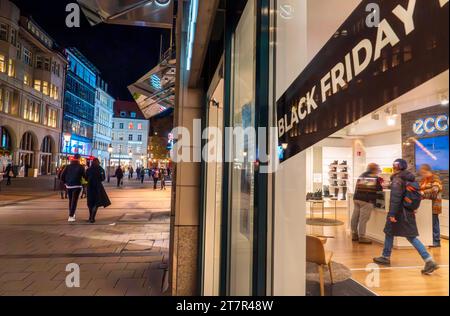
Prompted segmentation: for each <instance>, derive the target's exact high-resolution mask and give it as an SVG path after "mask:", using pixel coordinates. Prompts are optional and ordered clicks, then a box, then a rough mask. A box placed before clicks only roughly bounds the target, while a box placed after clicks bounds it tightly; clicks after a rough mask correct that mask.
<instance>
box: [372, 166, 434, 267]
mask: <svg viewBox="0 0 450 316" xmlns="http://www.w3.org/2000/svg"><path fill="white" fill-rule="evenodd" d="M407 168H408V163H407V162H406V161H405V160H403V159H397V160H395V161H394V164H393V169H394V174H393V175H392V176H391V199H390V204H389V212H388V215H387V219H386V225H385V227H384V233H385V239H384V249H383V253H382V255H381V257H377V258H373V261H374V262H375V263H378V264H381V265H390V263H391V253H392V248H393V247H394V237H405V238H406V239H407V240H408V241H409V242H410V243H411V245H413V246H414V248H415V249H416V250H417V252H418V253H419V254H420V256H421V257H422V259H423V260H424V261H425V267H424V268H423V270H422V273H423V274H431V273H433V272H434V271H435V270H437V269H438V268H439V266H438V265H437V264H436V262H434V260H433V257H432V256H431V255H430V254H429V253H428V251H427V249H426V248H425V246H424V245H423V244H422V242H421V241H420V240H419V238H417V237H418V236H419V232H418V230H417V223H416V216H415V211H416V210H417V209H418V208H419V206H420V201H421V195H420V192H419V191H420V188H419V184H418V183H417V182H415V181H416V179H415V176H414V175H413V174H412V173H411V172H409V171H408V170H406V169H407Z"/></svg>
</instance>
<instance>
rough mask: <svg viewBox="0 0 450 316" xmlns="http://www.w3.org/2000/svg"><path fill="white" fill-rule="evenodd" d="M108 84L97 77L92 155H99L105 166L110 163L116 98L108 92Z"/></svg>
mask: <svg viewBox="0 0 450 316" xmlns="http://www.w3.org/2000/svg"><path fill="white" fill-rule="evenodd" d="M107 91H108V85H107V84H106V83H105V82H104V81H103V80H102V79H101V78H100V77H98V78H97V89H96V94H95V115H94V142H93V150H92V155H93V156H94V157H97V158H98V159H99V160H100V162H101V163H102V164H103V166H107V165H108V163H109V152H108V148H109V146H110V145H111V140H112V139H111V129H112V118H113V114H114V98H113V97H112V96H110V95H109V94H108V92H107Z"/></svg>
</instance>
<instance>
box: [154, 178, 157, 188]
mask: <svg viewBox="0 0 450 316" xmlns="http://www.w3.org/2000/svg"><path fill="white" fill-rule="evenodd" d="M157 185H158V178H153V189H154V190H156V186H157Z"/></svg>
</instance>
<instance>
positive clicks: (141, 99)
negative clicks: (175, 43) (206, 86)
mask: <svg viewBox="0 0 450 316" xmlns="http://www.w3.org/2000/svg"><path fill="white" fill-rule="evenodd" d="M175 73H176V60H175V52H174V50H173V49H169V50H168V51H166V53H165V54H164V55H163V56H162V58H161V62H160V63H159V64H158V65H157V66H156V67H154V68H153V69H152V70H150V71H149V72H148V73H146V74H145V75H144V76H143V77H141V78H140V79H139V80H138V81H136V82H135V83H133V84H131V85H129V86H128V90H129V91H130V93H131V94H132V95H133V97H134V100H135V101H136V103H137V104H138V106H139V108H140V109H141V111H142V113H143V114H144V116H145V118H147V119H149V118H151V117H153V116H155V115H158V114H160V113H162V112H164V111H166V110H167V109H169V108H173V106H174V103H175Z"/></svg>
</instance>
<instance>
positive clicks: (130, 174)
mask: <svg viewBox="0 0 450 316" xmlns="http://www.w3.org/2000/svg"><path fill="white" fill-rule="evenodd" d="M133 173H134V169H133V167H132V166H130V167H129V168H128V179H133Z"/></svg>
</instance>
